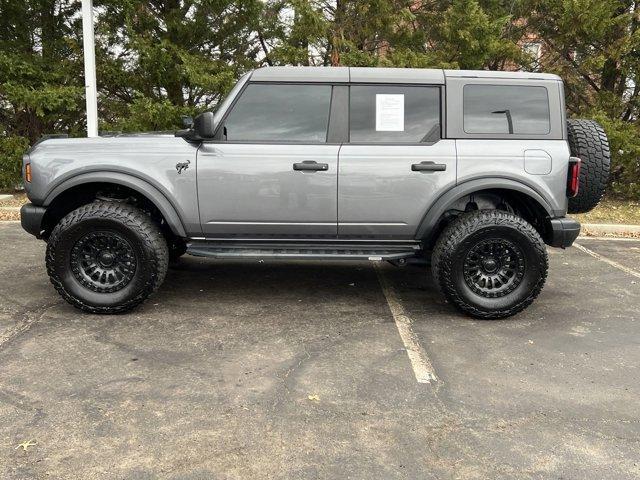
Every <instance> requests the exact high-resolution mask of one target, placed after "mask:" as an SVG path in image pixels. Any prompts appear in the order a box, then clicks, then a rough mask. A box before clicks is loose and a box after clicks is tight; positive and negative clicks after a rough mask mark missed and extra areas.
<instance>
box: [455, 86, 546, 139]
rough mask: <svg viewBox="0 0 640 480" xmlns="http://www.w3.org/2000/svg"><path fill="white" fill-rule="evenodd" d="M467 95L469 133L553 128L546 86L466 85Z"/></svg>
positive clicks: (541, 132) (536, 131)
mask: <svg viewBox="0 0 640 480" xmlns="http://www.w3.org/2000/svg"><path fill="white" fill-rule="evenodd" d="M463 97H464V99H463V100H464V105H463V116H464V131H465V133H481V134H491V133H494V134H500V135H510V134H525V135H526V134H534V135H546V134H548V133H549V132H550V131H551V125H550V117H549V97H548V95H547V89H546V88H545V87H536V86H530V87H528V86H518V85H465V86H464V89H463Z"/></svg>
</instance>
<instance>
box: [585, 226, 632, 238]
mask: <svg viewBox="0 0 640 480" xmlns="http://www.w3.org/2000/svg"><path fill="white" fill-rule="evenodd" d="M581 233H582V234H585V233H588V234H589V235H595V236H602V237H606V236H607V235H609V236H611V235H613V236H615V235H620V236H628V235H637V236H639V237H640V225H616V224H607V223H583V224H582V232H581Z"/></svg>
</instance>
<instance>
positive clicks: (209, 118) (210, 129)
mask: <svg viewBox="0 0 640 480" xmlns="http://www.w3.org/2000/svg"><path fill="white" fill-rule="evenodd" d="M215 131H216V125H215V122H214V121H213V113H212V112H204V113H201V114H200V115H198V116H197V117H196V118H195V119H194V120H193V132H194V133H195V134H196V136H197V137H198V138H213V134H214V133H215Z"/></svg>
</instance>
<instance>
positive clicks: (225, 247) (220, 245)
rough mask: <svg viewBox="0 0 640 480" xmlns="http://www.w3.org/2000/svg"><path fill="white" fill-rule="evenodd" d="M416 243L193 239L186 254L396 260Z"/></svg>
mask: <svg viewBox="0 0 640 480" xmlns="http://www.w3.org/2000/svg"><path fill="white" fill-rule="evenodd" d="M419 252H420V244H418V243H402V244H393V243H387V244H361V243H358V244H356V243H354V244H345V243H342V244H340V243H290V244H287V243H277V244H269V243H264V244H256V243H247V244H242V243H235V242H234V243H231V242H229V243H224V242H207V241H193V242H190V243H189V244H187V253H188V254H189V255H193V256H196V257H212V258H280V259H291V260H398V259H401V258H411V257H415V256H416V255H417V254H418V253H419Z"/></svg>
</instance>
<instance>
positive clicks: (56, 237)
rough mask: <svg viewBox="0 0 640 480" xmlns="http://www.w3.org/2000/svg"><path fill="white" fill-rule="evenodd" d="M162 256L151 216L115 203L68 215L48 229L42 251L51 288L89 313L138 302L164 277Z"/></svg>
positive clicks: (129, 306)
mask: <svg viewBox="0 0 640 480" xmlns="http://www.w3.org/2000/svg"><path fill="white" fill-rule="evenodd" d="M168 258H169V251H168V248H167V243H166V241H165V239H164V237H163V235H162V233H161V232H160V229H159V228H158V226H157V225H156V224H155V223H154V221H153V220H152V219H151V217H149V216H148V215H146V214H145V213H144V212H142V211H141V210H139V209H137V208H135V207H133V206H131V205H127V204H124V203H117V202H93V203H90V204H88V205H84V206H82V207H80V208H78V209H76V210H74V211H72V212H71V213H69V214H68V215H67V216H65V217H64V218H63V219H62V220H61V221H60V223H58V225H57V226H56V227H55V228H54V229H53V231H52V232H51V235H50V237H49V241H48V244H47V253H46V262H47V272H48V273H49V278H50V279H51V283H52V284H53V286H54V287H55V289H56V290H57V291H58V293H60V295H62V297H63V298H64V299H65V300H67V301H68V302H69V303H70V304H72V305H73V306H74V307H77V308H79V309H80V310H84V311H86V312H90V313H120V312H125V311H127V310H130V309H132V308H134V307H135V306H136V305H138V304H140V303H142V302H143V301H144V300H145V299H146V298H147V297H148V296H149V295H151V294H152V293H153V292H155V291H156V290H157V289H158V287H159V286H160V284H161V283H162V281H163V280H164V277H165V274H166V272H167V265H168Z"/></svg>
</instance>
